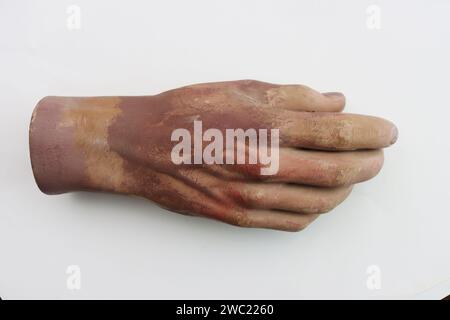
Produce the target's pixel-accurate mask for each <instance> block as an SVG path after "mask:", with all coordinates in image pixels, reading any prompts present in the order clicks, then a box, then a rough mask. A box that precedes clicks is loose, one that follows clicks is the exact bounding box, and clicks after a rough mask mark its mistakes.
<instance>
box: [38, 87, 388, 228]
mask: <svg viewBox="0 0 450 320" xmlns="http://www.w3.org/2000/svg"><path fill="white" fill-rule="evenodd" d="M344 104H345V98H344V96H343V95H342V94H339V93H328V94H320V93H318V92H316V91H314V90H312V89H310V88H308V87H305V86H301V85H274V84H269V83H264V82H259V81H252V80H244V81H231V82H220V83H206V84H199V85H192V86H188V87H183V88H179V89H175V90H171V91H167V92H164V93H161V94H158V95H155V96H143V97H95V98H68V97H47V98H44V99H43V100H41V102H40V103H39V104H38V106H37V107H36V109H35V112H34V114H33V119H32V123H31V126H30V153H31V158H32V165H33V171H34V175H35V178H36V181H37V183H38V185H39V187H40V188H41V190H42V191H44V192H46V193H62V192H68V191H75V190H97V191H109V192H117V193H124V194H132V195H137V196H142V197H145V198H148V199H150V200H152V201H154V202H156V203H157V204H159V205H160V206H162V207H164V208H167V209H169V210H171V211H176V212H179V213H183V214H190V215H198V216H204V217H209V218H214V219H217V220H221V221H224V222H227V223H230V224H234V225H238V226H245V227H260V228H272V229H278V230H287V231H298V230H301V229H303V228H304V227H306V226H307V225H308V224H309V223H310V222H312V221H313V220H314V219H315V218H317V217H318V216H319V215H320V214H322V213H325V212H328V211H329V210H331V209H332V208H334V207H335V206H337V205H338V204H339V203H341V202H342V201H343V200H344V199H345V198H346V197H347V196H348V195H349V193H350V191H351V189H352V186H353V185H354V184H355V183H358V182H362V181H366V180H368V179H370V178H372V177H374V176H375V175H376V174H377V173H378V172H379V170H380V169H381V167H382V164H383V151H382V148H384V147H387V146H390V145H391V144H393V143H394V142H395V140H396V139H397V129H396V127H395V126H394V125H393V124H392V123H391V122H389V121H387V120H384V119H381V118H376V117H371V116H362V115H354V114H345V113H341V111H342V110H343V108H344ZM194 122H196V123H197V125H198V124H199V123H201V126H202V133H203V134H204V133H205V132H206V130H208V129H217V130H216V131H215V133H216V134H217V133H218V132H219V133H222V136H223V137H224V141H223V147H224V152H223V157H222V156H218V157H216V158H215V159H216V160H217V159H223V162H224V163H225V164H221V163H220V161H216V163H213V164H207V163H205V162H207V161H206V158H205V153H202V150H203V151H204V150H205V147H206V146H207V145H208V144H209V143H211V142H210V141H203V142H201V141H200V145H199V144H198V143H199V142H198V139H197V140H195V137H196V135H195V133H194ZM177 129H186V130H184V131H183V132H189V133H190V138H191V143H189V145H191V144H192V146H193V147H192V148H191V150H189V152H186V150H183V151H184V153H183V154H182V157H181V158H180V157H178V158H177V157H175V158H174V155H175V156H177V155H179V154H178V153H177V152H174V147H175V146H176V145H177V144H179V143H180V141H181V138H180V136H177V135H175V136H174V132H176V131H175V130H177ZM226 129H234V130H236V129H243V130H247V129H254V130H255V132H257V133H261V132H264V131H259V129H267V132H268V136H267V139H268V141H269V147H270V141H272V140H271V139H272V138H273V137H276V134H275V131H271V129H278V130H279V131H278V132H279V139H278V140H277V141H278V143H279V149H273V150H274V152H277V153H278V159H279V161H278V162H277V163H275V162H276V160H277V159H275V158H272V159H271V160H272V161H273V163H270V164H267V163H262V161H261V160H260V159H259V158H258V159H257V162H256V163H249V161H247V162H246V163H236V162H238V161H237V157H238V156H239V151H238V147H236V149H234V148H233V150H234V151H235V155H234V156H232V157H231V160H233V162H234V163H228V164H227V163H226V162H227V161H226V155H227V154H228V153H229V152H230V149H226V148H225V146H226V143H227V142H226V139H225V138H226ZM197 137H198V136H197ZM202 137H203V140H206V139H205V137H204V136H200V139H201V138H202ZM214 137H216V136H214ZM259 138H260V137H259V136H258V139H259ZM195 141H197V142H195ZM258 141H260V140H258ZM196 143H197V147H198V146H200V149H198V148H197V151H198V150H200V153H199V154H200V158H198V157H197V158H195V156H194V153H195V152H196V151H195V150H196V148H195V144H196ZM242 150H244V151H245V152H246V154H247V156H248V155H249V154H250V153H251V152H252V150H253V149H252V148H251V145H250V144H249V143H247V144H246V146H245V147H244V149H241V151H242ZM180 154H181V153H180ZM197 155H198V154H197ZM216 155H217V154H215V156H216ZM244 155H245V154H244ZM202 156H203V157H202ZM174 159H175V160H174ZM177 159H178V160H177ZM180 159H184V163H179V160H180ZM195 159H197V162H200V163H194V162H196V160H195ZM177 161H178V163H177ZM189 162H190V163H189ZM270 166H272V171H271V172H270V173H269V174H262V172H263V171H262V169H264V168H269V167H270Z"/></svg>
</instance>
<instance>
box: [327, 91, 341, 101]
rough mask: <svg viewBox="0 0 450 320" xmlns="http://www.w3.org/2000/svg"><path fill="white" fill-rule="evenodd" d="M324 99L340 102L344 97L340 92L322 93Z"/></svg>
mask: <svg viewBox="0 0 450 320" xmlns="http://www.w3.org/2000/svg"><path fill="white" fill-rule="evenodd" d="M322 94H323V95H324V96H325V97H328V98H331V99H336V100H340V99H342V98H343V97H344V95H343V94H342V93H340V92H324V93H322Z"/></svg>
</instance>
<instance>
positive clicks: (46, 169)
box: [29, 97, 120, 194]
mask: <svg viewBox="0 0 450 320" xmlns="http://www.w3.org/2000/svg"><path fill="white" fill-rule="evenodd" d="M118 101H119V98H116V97H108V98H103V97H98V98H70V97H46V98H44V99H42V100H41V101H40V102H39V103H38V105H37V106H36V108H35V110H34V112H33V116H32V119H31V123H30V131H29V143H30V158H31V164H32V169H33V174H34V177H35V180H36V183H37V185H38V187H39V189H40V190H41V191H42V192H44V193H47V194H58V193H65V192H69V191H77V190H108V189H114V188H115V185H114V183H117V181H114V170H115V168H114V165H116V166H117V165H118V161H119V160H118V159H112V158H111V154H109V147H108V141H107V130H108V126H109V124H110V123H111V121H113V119H114V117H115V116H116V115H118V114H119V108H117V107H116V105H117V104H118ZM119 165H120V163H119Z"/></svg>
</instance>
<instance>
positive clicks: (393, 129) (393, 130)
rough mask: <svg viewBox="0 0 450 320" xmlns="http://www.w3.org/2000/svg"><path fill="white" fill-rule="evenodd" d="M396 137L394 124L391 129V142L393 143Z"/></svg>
mask: <svg viewBox="0 0 450 320" xmlns="http://www.w3.org/2000/svg"><path fill="white" fill-rule="evenodd" d="M397 139H398V129H397V127H396V126H394V127H393V128H392V129H391V144H394V143H395V142H396V141H397Z"/></svg>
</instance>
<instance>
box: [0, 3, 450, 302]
mask: <svg viewBox="0 0 450 320" xmlns="http://www.w3.org/2000/svg"><path fill="white" fill-rule="evenodd" d="M70 5H77V6H78V7H79V8H80V9H81V25H80V29H70V28H68V26H67V23H68V21H67V20H68V18H69V19H70V12H69V13H67V11H66V10H67V8H68V6H70ZM370 5H377V6H378V8H379V9H380V10H381V11H380V13H381V16H380V17H381V20H380V22H381V25H380V27H381V28H380V29H371V28H368V26H367V19H368V18H369V16H370V14H368V13H367V11H366V10H367V8H368V7H369V6H370ZM369 11H370V9H369ZM369 13H370V12H369ZM69 22H70V21H69ZM69 26H73V25H71V24H70V23H69ZM369 26H371V25H370V24H369ZM372 26H373V25H372ZM449 40H450V1H445V0H442V1H438V0H434V1H425V0H423V1H406V0H405V1H376V0H373V1H361V0H358V1H357V0H354V1H331V0H330V1H323V0H321V1H317V0H314V1H298V0H292V1H261V0H259V1H256V0H255V1H243V0H233V1H230V0H227V1H215V0H208V1H207V0H205V1H167V0H164V1H163V0H161V1H131V0H130V1H81V0H73V1H70V2H69V1H66V0H64V1H17V0H14V1H13V0H0V139H1V148H0V150H1V156H0V175H1V176H0V178H1V179H0V209H1V211H0V296H1V297H2V298H4V299H13V298H70V299H72V298H73V299H79V298H211V299H212V298H269V299H270V298H413V297H417V296H421V294H422V296H423V294H424V293H423V292H424V291H427V290H429V289H430V288H432V287H434V286H436V285H439V284H440V287H441V292H440V293H432V294H428V295H427V297H431V298H441V297H443V296H444V295H447V294H450V283H447V284H445V283H444V284H442V283H443V282H445V281H447V280H448V279H449V278H450V250H449V243H450V232H449V226H450V213H449V209H448V201H449V200H450V192H449V181H450V171H449V170H448V167H449V164H450V146H449V141H448V139H449V136H450V135H449V120H450V118H449V117H450V112H449V109H450V104H449V100H450V98H449V97H450V95H449V84H450V81H449V74H450V63H449V57H450V41H449ZM246 78H251V79H258V80H262V81H268V82H275V83H303V84H306V85H309V86H311V87H314V88H316V89H318V90H321V91H342V92H344V93H345V94H346V95H347V98H348V106H347V111H348V112H354V113H364V114H372V115H378V116H382V117H385V118H388V119H390V120H392V121H393V122H395V123H396V124H397V126H398V128H399V131H400V137H399V140H398V142H397V144H396V145H395V146H394V147H392V148H390V149H388V150H386V153H385V158H386V160H385V166H384V168H383V170H382V172H381V173H380V174H379V176H377V177H376V178H375V179H373V180H371V181H369V182H367V183H364V184H361V185H358V186H356V187H355V189H354V191H353V193H352V195H351V196H350V197H349V198H348V199H347V201H346V202H344V203H343V204H342V205H341V206H339V207H338V208H337V209H335V210H334V211H333V212H331V213H329V214H326V215H324V216H323V217H321V218H319V219H318V220H316V221H315V222H314V223H313V224H312V225H311V226H310V227H309V228H307V229H306V230H305V231H303V232H301V233H284V232H276V231H270V230H257V229H240V228H236V227H232V226H228V225H225V224H221V223H217V222H214V221H210V220H205V219H199V218H190V217H185V216H180V215H177V214H173V213H169V212H167V211H164V210H162V209H159V208H157V207H156V206H155V205H153V204H152V203H150V202H148V201H146V200H143V199H134V198H129V197H125V196H117V195H109V194H89V193H75V194H65V195H60V196H47V195H44V194H42V193H41V192H40V191H39V190H38V188H37V187H36V185H35V182H34V179H33V175H32V172H31V167H30V161H29V152H28V124H29V120H30V116H31V113H32V110H33V108H34V106H35V104H36V103H37V101H38V100H39V99H40V98H42V97H43V96H46V95H80V96H88V95H145V94H154V93H158V92H161V91H163V90H167V89H171V88H175V87H178V86H182V85H187V84H191V83H198V82H208V81H219V80H235V79H246ZM70 265H78V266H79V267H80V269H81V289H80V290H69V289H68V287H67V285H66V281H67V278H68V276H69V275H68V274H66V270H67V267H68V266H70ZM371 265H375V266H377V268H379V270H380V274H379V276H380V278H379V279H380V281H381V282H380V284H381V288H380V289H379V290H370V289H369V288H368V287H367V285H366V282H367V279H368V277H369V275H368V274H367V269H368V267H369V266H371ZM442 286H444V289H442V288H443V287H442ZM425 294H426V293H425Z"/></svg>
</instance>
